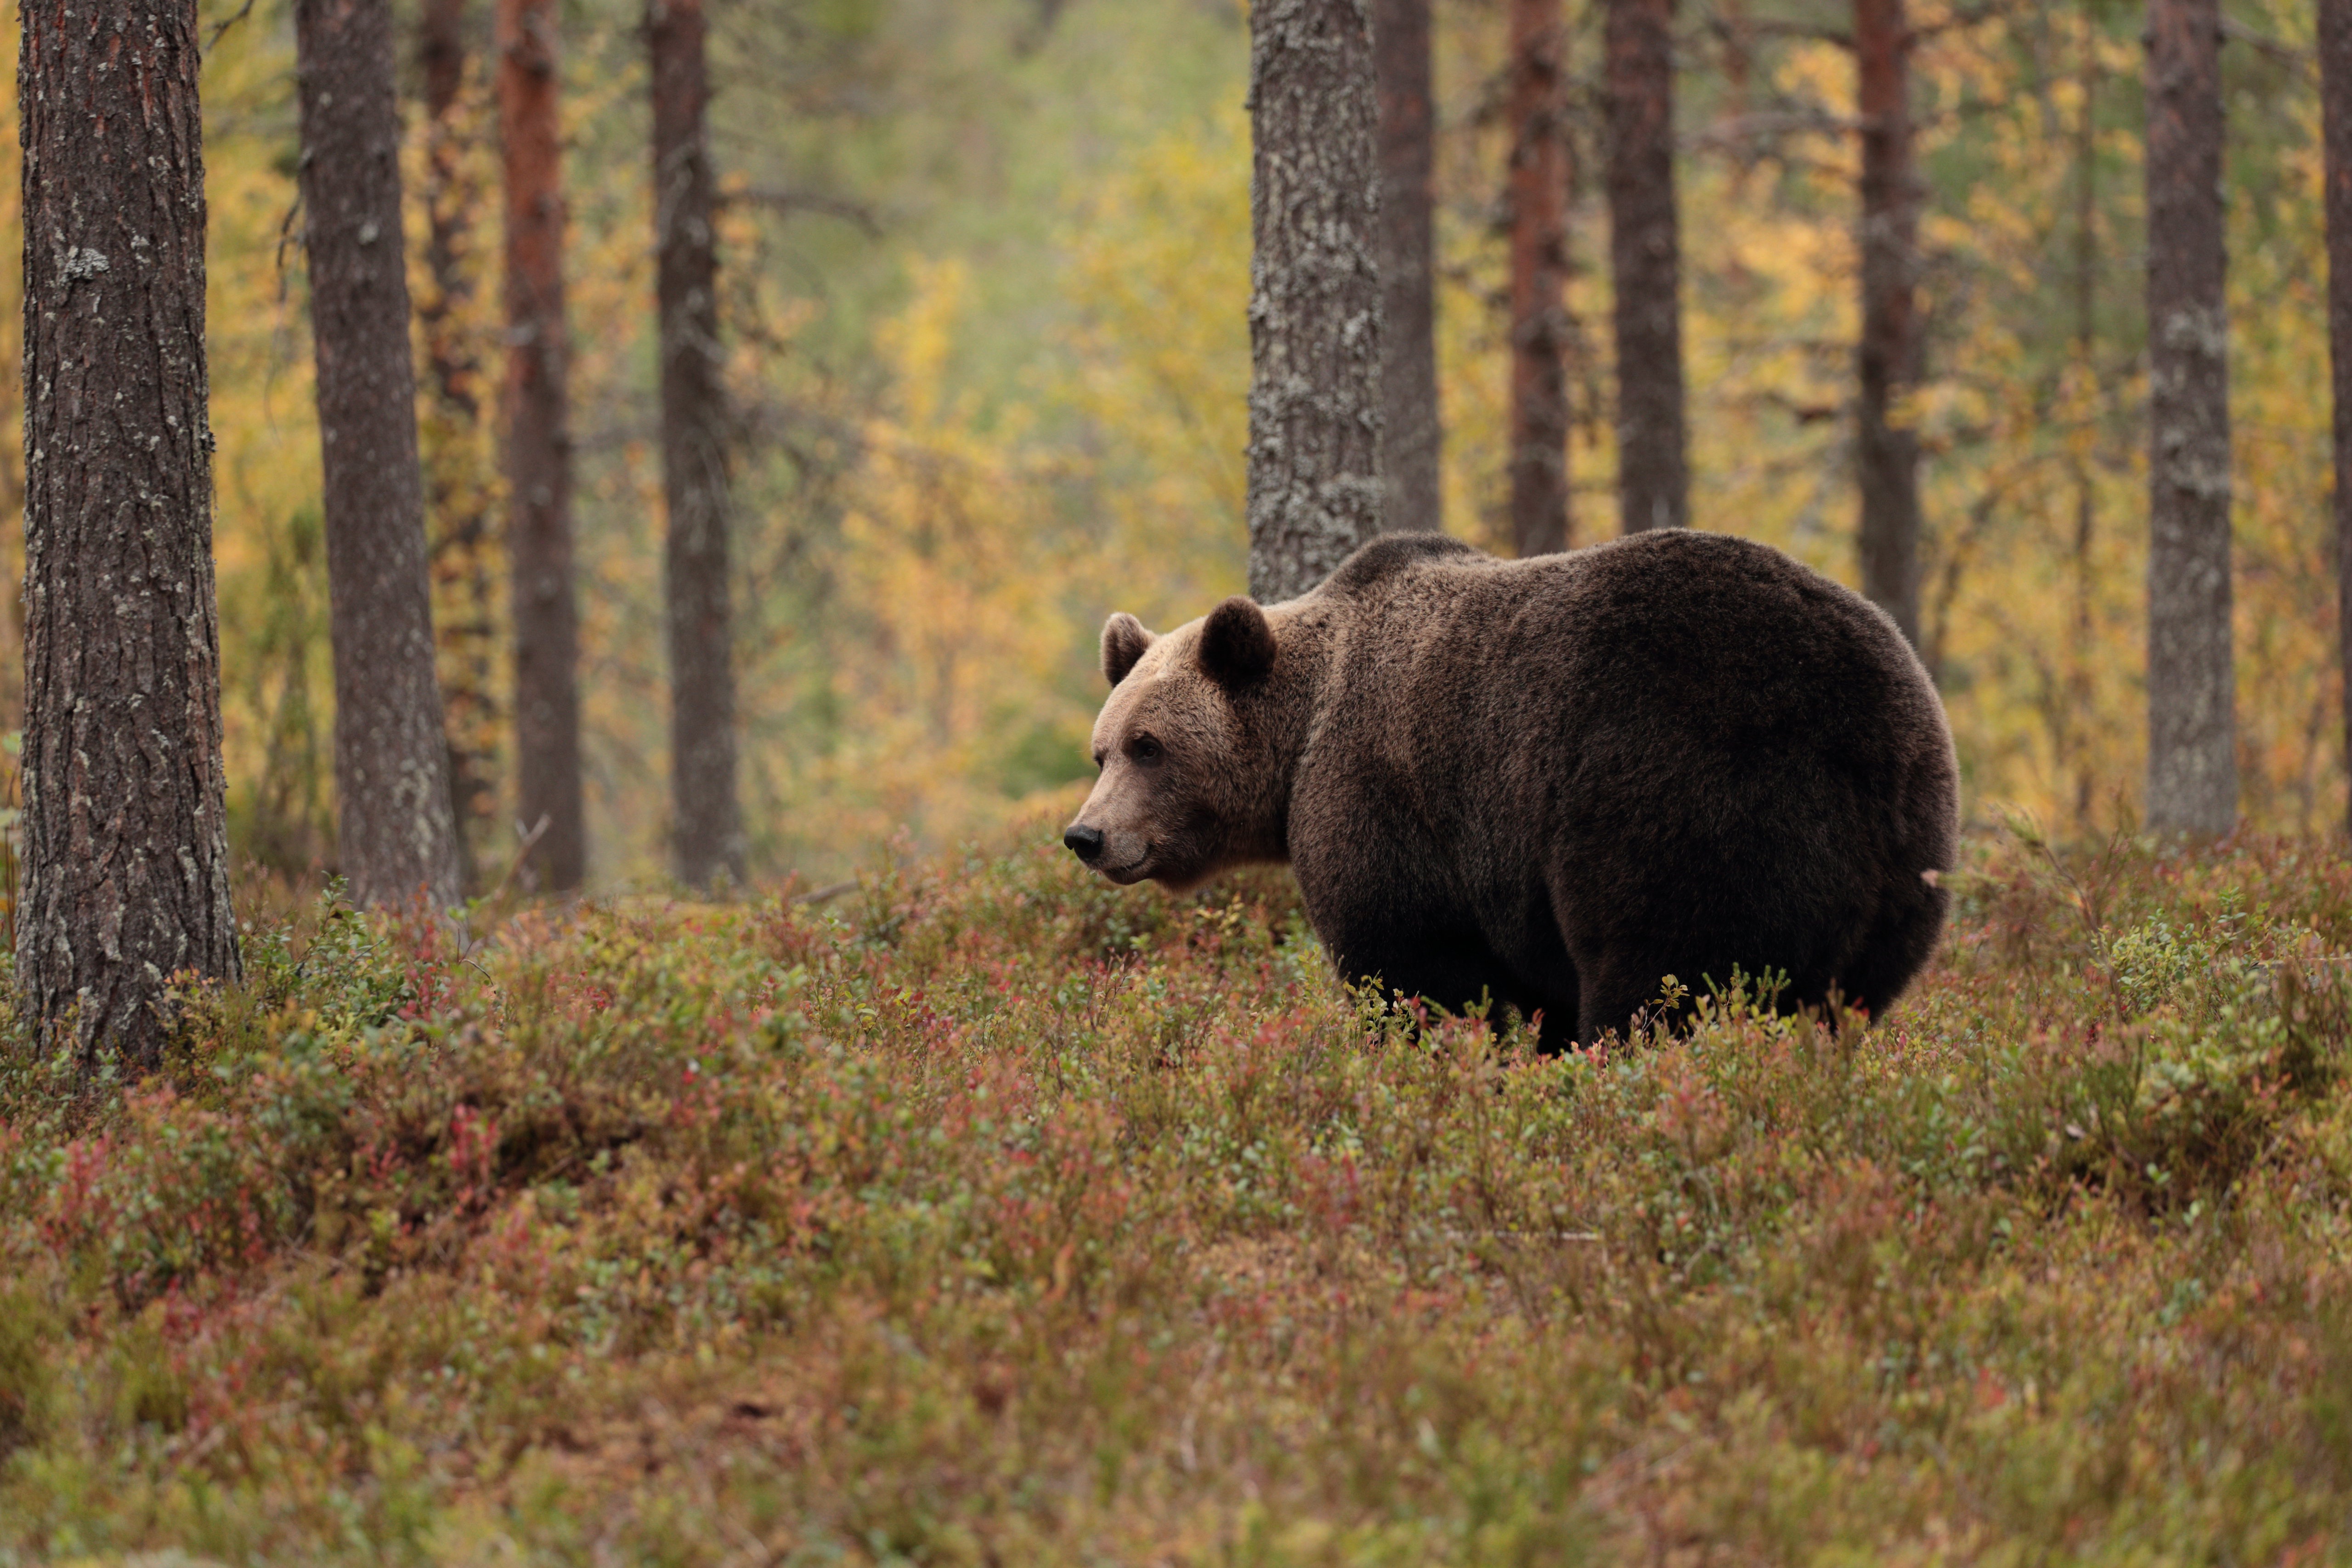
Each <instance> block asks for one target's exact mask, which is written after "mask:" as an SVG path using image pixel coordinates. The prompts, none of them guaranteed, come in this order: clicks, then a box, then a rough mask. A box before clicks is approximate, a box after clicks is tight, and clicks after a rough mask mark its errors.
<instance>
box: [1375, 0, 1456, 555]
mask: <svg viewBox="0 0 2352 1568" xmlns="http://www.w3.org/2000/svg"><path fill="white" fill-rule="evenodd" d="M1372 47H1373V50H1374V54H1375V58H1376V68H1377V69H1378V71H1379V73H1380V95H1381V223H1380V233H1381V241H1382V244H1381V311H1382V319H1381V357H1382V363H1381V416H1382V417H1381V477H1382V478H1384V479H1386V480H1387V481H1388V511H1387V524H1386V526H1387V527H1388V528H1389V529H1390V530H1391V531H1412V530H1415V529H1428V530H1434V529H1436V528H1438V527H1440V526H1441V525H1442V523H1443V522H1444V495H1443V492H1442V485H1441V481H1440V479H1439V474H1440V466H1439V465H1440V459H1441V458H1442V457H1443V456H1444V425H1443V423H1442V422H1441V420H1440V418H1439V411H1438V399H1437V297H1436V274H1437V267H1436V237H1435V232H1434V226H1433V221H1432V211H1431V208H1432V201H1433V195H1432V193H1433V182H1434V178H1435V174H1434V170H1435V163H1436V111H1435V109H1434V106H1433V92H1432V89H1431V86H1430V43H1429V0H1373V6H1372Z"/></svg>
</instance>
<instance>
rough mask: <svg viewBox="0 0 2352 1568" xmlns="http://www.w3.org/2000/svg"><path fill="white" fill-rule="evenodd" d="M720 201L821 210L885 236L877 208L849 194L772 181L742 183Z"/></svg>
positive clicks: (876, 235) (870, 235)
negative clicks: (802, 188)
mask: <svg viewBox="0 0 2352 1568" xmlns="http://www.w3.org/2000/svg"><path fill="white" fill-rule="evenodd" d="M719 205H720V206H739V205H748V206H755V207H765V208H767V209H768V210H769V211H770V212H774V213H795V212H812V213H821V214H823V215H824V216H826V217H837V218H839V219H841V221H842V222H844V223H846V224H850V225H853V226H856V228H857V229H858V230H859V231H861V232H862V233H864V234H865V236H866V238H868V239H879V238H881V237H882V220H881V219H880V218H878V217H877V216H875V215H874V209H873V208H871V207H869V206H867V205H865V204H864V203H862V202H853V201H851V200H849V199H848V198H846V197H845V196H828V195H821V194H819V193H817V192H814V191H787V190H780V189H778V188H776V187H774V186H772V185H739V186H737V187H735V188H734V189H732V190H729V191H722V192H721V193H719Z"/></svg>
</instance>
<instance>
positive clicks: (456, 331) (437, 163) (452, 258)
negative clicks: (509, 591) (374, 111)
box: [416, 0, 499, 888]
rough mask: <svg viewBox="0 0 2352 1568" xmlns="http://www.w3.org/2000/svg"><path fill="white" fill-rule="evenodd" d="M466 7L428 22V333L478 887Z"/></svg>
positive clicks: (475, 471) (478, 578) (462, 794)
mask: <svg viewBox="0 0 2352 1568" xmlns="http://www.w3.org/2000/svg"><path fill="white" fill-rule="evenodd" d="M465 21H466V0H425V4H424V5H423V6H422V7H421V8H420V9H419V12H418V15H417V21H416V54H417V63H418V65H419V66H420V67H421V68H422V75H423V77H424V79H425V115H426V121H427V124H426V134H425V216H426V221H427V224H428V228H427V232H426V237H425V271H426V278H427V282H426V286H425V293H424V295H423V297H422V298H421V299H419V300H417V301H416V317H417V321H418V323H419V325H420V326H421V328H422V329H423V332H422V335H423V338H424V346H425V390H426V400H425V414H424V431H423V439H424V457H425V535H426V540H427V547H428V556H429V560H430V562H431V568H432V574H433V591H434V616H433V622H434V626H433V629H434V636H435V637H436V640H437V641H438V642H439V644H440V649H441V659H440V669H441V708H442V721H443V725H444V728H445V729H446V731H447V733H448V742H449V800H450V810H451V814H452V816H454V818H455V819H456V822H457V862H458V868H459V873H460V875H461V876H462V877H463V878H464V879H465V883H466V885H467V887H468V888H472V887H475V886H477V885H478V883H479V881H480V877H479V874H478V869H477V867H476V863H475V855H474V846H475V842H476V840H477V839H481V840H484V841H487V840H488V838H489V837H490V835H491V834H492V832H493V831H494V830H495V827H496V824H497V821H498V816H499V810H498V754H499V739H498V737H499V703H498V697H497V692H496V684H497V677H496V668H495V667H496V663H497V641H498V610H497V606H496V605H495V603H494V601H493V595H494V594H495V587H494V582H495V575H496V574H495V573H494V571H493V569H492V565H491V561H490V544H491V538H490V530H491V521H490V510H491V497H492V496H493V494H494V493H495V486H494V484H493V482H492V481H493V479H494V478H495V475H494V474H493V472H492V471H491V467H490V464H489V462H488V456H487V453H486V450H485V445H484V434H485V433H484V431H483V429H482V405H483V384H482V353H481V348H480V346H479V344H478V342H477V338H476V331H477V329H476V327H475V324H474V323H473V321H471V319H470V310H471V307H472V305H473V301H474V297H475V288H476V285H475V273H474V270H473V268H474V266H475V260H474V254H473V247H474V220H475V214H476V211H477V208H478V204H479V203H481V202H482V200H483V199H484V195H485V192H484V187H483V185H482V183H481V181H480V180H479V179H478V177H477V176H476V175H475V174H473V172H472V171H471V169H470V168H469V166H468V163H467V153H468V151H470V148H471V144H472V141H473V135H474V132H473V129H472V125H471V122H470V121H469V120H468V118H467V110H468V108H469V107H470V105H469V102H468V96H469V95H468V94H467V90H466V89H467V71H466V53H467V51H466V32H465Z"/></svg>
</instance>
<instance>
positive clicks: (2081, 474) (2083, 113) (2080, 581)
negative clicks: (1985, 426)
mask: <svg viewBox="0 0 2352 1568" xmlns="http://www.w3.org/2000/svg"><path fill="white" fill-rule="evenodd" d="M2077 80H2078V82H2079V83H2080V89H2081V102H2080V104H2079V105H2078V107H2077V109H2076V110H2075V120H2074V374H2076V375H2077V376H2079V377H2080V378H2081V380H2082V384H2084V386H2085V387H2086V388H2095V387H2096V386H2097V385H2098V384H2099V382H2098V375H2099V365H2098V359H2097V353H2096V351H2097V348H2098V298H2099V293H2098V289H2099V228H2098V223H2099V206H2098V172H2099V121H2098V99H2099V28H2098V24H2097V20H2096V18H2095V17H2094V16H2089V15H2087V14H2086V15H2085V16H2084V17H2083V58H2082V60H2081V62H2080V65H2079V67H2078V72H2077ZM2069 461H2070V467H2071V468H2072V470H2073V472H2072V475H2071V478H2072V479H2073V482H2074V560H2073V562H2072V563H2071V565H2072V567H2073V574H2074V584H2073V586H2074V613H2073V616H2071V619H2070V624H2069V626H2068V628H2067V640H2068V648H2067V657H2066V667H2067V668H2066V701H2065V709H2066V713H2065V717H2064V718H2063V720H2062V721H2061V723H2060V731H2059V732H2060V733H2061V734H2062V735H2063V736H2064V737H2065V739H2066V743H2067V745H2068V746H2069V747H2070V748H2071V749H2072V751H2073V752H2074V758H2073V761H2074V826H2075V830H2076V831H2077V832H2084V831H2087V830H2088V829H2089V827H2090V826H2091V807H2092V805H2093V798H2092V797H2093V795H2094V793H2095V791H2096V789H2097V788H2098V778H2097V775H2096V773H2095V771H2094V769H2093V767H2092V757H2091V747H2090V743H2089V737H2090V726H2091V721H2092V713H2093V704H2092V661H2093V659H2094V658H2095V653H2094V650H2093V647H2092V636H2093V633H2094V631H2095V627H2094V625H2093V611H2092V605H2093V603H2094V599H2093V595H2095V592H2096V590H2097V587H2098V584H2097V580H2096V579H2097V574H2096V571H2095V564H2094V562H2093V559H2092V546H2093V543H2094V542H2095V538H2096V534H2097V528H2098V517H2099V513H2098V504H2097V495H2096V492H2095V487H2094V484H2093V479H2092V473H2091V459H2090V454H2089V452H2088V450H2087V449H2086V448H2085V447H2084V446H2081V445H2078V446H2077V447H2076V448H2075V450H2074V454H2073V456H2072V458H2070V460H2069Z"/></svg>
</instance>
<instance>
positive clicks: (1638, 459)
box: [1608, 0, 1690, 533]
mask: <svg viewBox="0 0 2352 1568" xmlns="http://www.w3.org/2000/svg"><path fill="white" fill-rule="evenodd" d="M1673 22H1674V0H1609V21H1608V29H1609V39H1608V42H1609V263H1610V269H1611V272H1612V275H1613V277H1614V279H1615V294H1616V327H1617V493H1618V497H1619V515H1620V518H1621V521H1622V528H1623V531H1625V532H1627V533H1638V532H1640V531H1642V530H1643V529H1646V528H1685V527H1688V526H1689V524H1690V469H1689V467H1688V462H1687V459H1686V458H1685V446H1686V437H1685V432H1684V427H1683V417H1684V416H1683V329H1682V241H1681V237H1680V236H1679V234H1678V233H1677V231H1676V227H1675V42H1674V28H1673Z"/></svg>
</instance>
